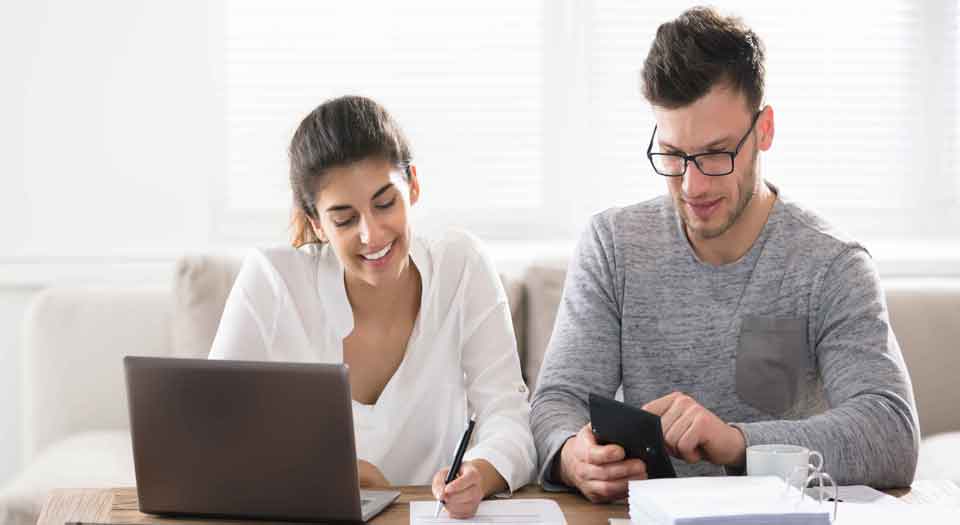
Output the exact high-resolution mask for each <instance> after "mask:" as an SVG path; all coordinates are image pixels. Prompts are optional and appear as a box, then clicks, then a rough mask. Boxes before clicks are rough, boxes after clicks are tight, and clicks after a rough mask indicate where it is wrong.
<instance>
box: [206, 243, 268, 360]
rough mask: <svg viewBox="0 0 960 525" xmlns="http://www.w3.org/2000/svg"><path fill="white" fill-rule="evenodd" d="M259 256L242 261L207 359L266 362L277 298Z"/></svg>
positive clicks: (262, 260) (251, 254) (263, 259)
mask: <svg viewBox="0 0 960 525" xmlns="http://www.w3.org/2000/svg"><path fill="white" fill-rule="evenodd" d="M271 270H272V265H271V264H270V263H269V261H268V260H267V259H266V257H265V256H264V254H263V253H261V252H259V251H252V252H250V254H249V255H247V257H246V258H245V259H244V261H243V266H242V267H241V268H240V273H239V274H238V275H237V280H236V281H235V282H234V284H233V288H232V289H231V290H230V295H229V296H227V302H226V305H225V306H224V309H223V315H222V316H221V317H220V326H219V327H218V328H217V335H216V337H214V339H213V345H212V346H211V348H210V355H209V356H208V358H209V359H237V360H248V361H266V360H268V359H269V355H270V346H271V342H272V339H273V331H274V328H275V325H276V323H275V321H276V316H277V312H278V311H279V304H278V303H279V302H280V297H279V294H278V293H277V287H276V286H275V285H273V283H274V282H275V279H274V276H273V275H272V273H275V272H271Z"/></svg>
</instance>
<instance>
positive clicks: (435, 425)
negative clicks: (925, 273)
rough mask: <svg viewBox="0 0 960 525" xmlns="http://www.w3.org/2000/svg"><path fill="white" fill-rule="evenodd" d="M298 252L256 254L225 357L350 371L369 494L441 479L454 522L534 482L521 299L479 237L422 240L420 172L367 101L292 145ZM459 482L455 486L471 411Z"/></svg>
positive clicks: (231, 308)
mask: <svg viewBox="0 0 960 525" xmlns="http://www.w3.org/2000/svg"><path fill="white" fill-rule="evenodd" d="M290 184H291V187H292V190H293V198H294V224H293V226H294V228H293V229H294V241H293V246H294V248H289V247H286V248H276V249H267V250H255V251H253V252H252V253H251V254H250V255H249V256H248V257H247V259H246V261H245V262H244V265H243V268H242V270H241V271H240V275H239V276H238V277H237V281H236V283H235V284H234V287H233V290H232V291H231V293H230V297H229V299H228V300H227V304H226V307H225V309H224V312H223V317H222V319H221V321H220V327H219V330H218V332H217V336H216V339H215V340H214V343H213V348H212V350H211V352H210V357H211V358H219V359H246V360H279V361H310V362H332V363H340V362H343V363H346V364H347V365H349V376H350V387H351V393H352V397H353V418H354V426H355V429H356V434H357V435H356V443H357V457H358V458H359V459H360V461H359V465H358V470H359V476H360V482H361V486H364V487H380V486H387V485H390V484H396V485H422V484H427V483H431V484H432V486H433V492H434V495H435V496H436V497H437V498H438V499H443V500H444V501H445V507H446V508H447V510H448V511H449V512H450V514H451V516H454V517H470V516H473V514H474V513H475V512H476V509H477V506H478V505H479V503H480V501H481V500H482V499H483V498H484V497H487V496H489V495H491V494H494V493H497V492H502V491H504V490H510V491H513V490H516V489H518V488H520V487H521V486H523V485H525V484H526V483H528V482H530V481H531V480H532V479H533V476H534V472H535V468H536V449H535V448H534V444H533V437H532V435H531V432H530V427H529V421H528V418H529V411H530V408H529V404H528V402H527V389H526V387H525V386H524V383H523V380H522V378H521V376H520V364H519V359H518V357H517V349H516V340H515V339H514V334H513V326H512V324H511V321H510V311H509V308H508V305H507V300H506V295H505V293H504V291H503V287H502V285H501V283H500V280H499V279H498V277H497V274H496V272H495V271H494V268H493V265H492V264H491V263H490V261H489V260H488V259H487V258H486V257H485V256H484V255H483V253H482V252H481V251H480V248H479V246H478V243H477V241H476V240H475V239H474V238H473V237H470V236H469V235H466V234H464V233H457V232H451V233H448V234H447V235H445V236H443V237H442V238H439V239H432V240H430V239H425V238H422V237H418V236H415V235H414V234H413V232H412V229H411V224H410V220H409V215H410V208H411V206H413V205H415V204H416V202H417V201H418V200H419V198H420V184H419V182H418V179H417V170H416V167H415V166H413V164H411V153H410V148H409V147H408V145H407V142H406V139H405V137H404V136H403V133H402V132H401V131H400V128H399V127H398V125H397V124H396V123H395V122H394V121H393V119H392V118H391V117H390V116H389V115H388V114H387V113H386V111H385V110H384V109H383V108H382V107H381V106H379V105H378V104H377V103H376V102H374V101H372V100H369V99H366V98H362V97H342V98H338V99H334V100H330V101H327V102H325V103H323V104H321V105H320V106H319V107H318V108H316V109H315V110H314V111H313V112H312V113H311V114H310V115H308V116H307V117H306V118H305V119H304V120H303V122H302V123H301V124H300V127H299V128H298V129H297V131H296V133H295V134H294V137H293V141H292V143H291V145H290ZM472 413H476V415H477V426H476V429H475V431H474V437H473V440H472V442H471V447H470V449H469V450H468V451H467V453H466V455H465V456H464V462H463V465H462V468H461V470H460V473H459V477H458V478H457V479H456V480H455V481H453V482H451V483H450V484H449V485H447V486H444V484H443V481H444V477H445V476H446V472H447V469H446V468H445V467H446V466H447V465H448V462H449V461H450V460H451V459H452V457H453V455H454V452H455V450H456V446H457V444H458V441H459V439H460V436H461V433H462V431H463V426H464V424H465V423H466V421H467V418H468V417H469V415H470V414H472Z"/></svg>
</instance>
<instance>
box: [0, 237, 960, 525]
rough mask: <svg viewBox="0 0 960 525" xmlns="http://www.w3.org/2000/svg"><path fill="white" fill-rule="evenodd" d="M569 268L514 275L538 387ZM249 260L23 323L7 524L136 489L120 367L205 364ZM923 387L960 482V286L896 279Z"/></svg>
mask: <svg viewBox="0 0 960 525" xmlns="http://www.w3.org/2000/svg"><path fill="white" fill-rule="evenodd" d="M564 266H565V262H564V261H552V262H549V263H533V264H530V265H528V266H527V267H526V268H524V269H523V270H520V271H519V272H518V273H516V274H514V275H509V276H507V275H505V276H503V277H504V283H505V285H506V288H507V291H508V296H509V298H510V302H511V310H512V313H513V316H514V326H515V328H516V330H517V336H518V341H519V343H520V345H519V347H520V354H521V363H522V365H523V368H524V377H525V378H527V380H528V382H529V383H531V384H530V386H531V388H532V387H533V384H532V383H533V381H534V379H535V378H536V375H537V371H538V370H539V368H540V363H541V360H542V357H543V356H542V354H543V349H544V348H545V346H546V344H547V341H548V339H549V337H550V333H551V330H552V327H553V322H554V316H555V314H556V308H557V304H558V302H559V299H560V293H561V290H562V286H563V278H564V274H565V269H564ZM238 268H239V261H238V260H237V259H234V258H225V257H202V256H191V257H185V258H183V259H181V260H180V261H179V262H178V263H177V264H176V268H175V271H174V277H173V286H172V287H171V288H136V289H113V288H55V289H49V290H46V291H44V292H41V293H40V294H39V295H38V296H37V298H36V300H35V301H34V302H33V304H32V305H31V307H30V309H29V312H28V314H27V316H26V318H25V320H24V325H23V326H24V332H23V336H24V345H23V348H22V363H23V371H22V385H23V399H24V406H23V425H22V427H23V430H24V432H23V436H22V442H23V444H24V450H23V459H24V464H25V465H26V467H25V468H24V470H23V471H22V472H21V473H20V474H19V475H18V476H17V477H16V478H15V479H14V480H13V481H12V482H11V483H9V484H8V485H7V486H6V487H4V488H3V489H0V524H8V525H19V524H28V523H30V524H32V523H35V522H36V519H37V517H38V515H39V511H40V508H41V507H42V505H43V502H44V500H45V498H46V494H47V493H48V492H49V491H50V490H51V489H53V488H57V487H109V486H130V485H133V484H134V475H133V461H132V458H131V450H130V441H129V436H128V431H127V409H126V402H125V389H124V382H123V374H122V364H121V358H122V356H124V355H154V356H178V357H204V356H205V355H206V349H207V348H208V347H209V344H210V342H211V341H212V339H213V335H214V333H215V331H216V326H217V323H218V321H219V316H220V312H221V311H222V309H223V304H224V301H225V300H226V295H227V293H228V291H229V289H230V286H231V284H232V282H233V279H234V277H235V275H236V272H237V270H238ZM884 287H885V289H886V292H887V297H888V303H889V306H890V311H891V319H892V321H893V325H894V329H895V331H896V333H897V336H898V339H899V341H900V343H901V346H902V348H903V352H904V356H905V358H906V361H907V364H908V367H909V369H910V372H911V376H912V378H913V386H914V391H915V393H916V396H917V403H918V406H919V411H920V424H921V430H922V432H923V435H924V436H930V437H928V438H926V439H925V440H924V443H923V446H922V447H921V452H920V466H919V469H918V474H917V476H918V478H920V479H952V480H954V481H956V482H958V483H960V411H958V409H957V407H960V387H958V386H957V378H956V374H957V372H958V371H960V351H958V348H957V345H958V343H957V342H958V341H960V281H897V280H891V281H885V282H884Z"/></svg>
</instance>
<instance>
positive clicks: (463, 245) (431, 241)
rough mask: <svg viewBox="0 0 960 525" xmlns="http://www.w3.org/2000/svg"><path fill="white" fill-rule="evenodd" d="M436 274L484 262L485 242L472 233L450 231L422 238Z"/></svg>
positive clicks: (456, 230) (420, 239) (421, 240)
mask: <svg viewBox="0 0 960 525" xmlns="http://www.w3.org/2000/svg"><path fill="white" fill-rule="evenodd" d="M418 241H419V242H420V243H421V244H422V246H424V247H425V250H426V252H427V254H428V255H429V257H430V260H431V261H432V263H433V264H432V266H433V268H434V270H435V271H436V272H439V273H440V274H446V273H449V272H451V271H453V272H455V273H456V270H458V269H463V268H466V267H470V266H475V265H477V264H482V263H483V262H484V258H485V257H486V256H485V253H486V252H485V248H484V246H483V242H482V241H481V240H480V239H479V238H477V237H476V236H475V235H473V234H472V233H470V232H467V231H464V230H459V229H448V230H445V231H443V232H441V233H439V234H437V235H434V236H431V237H420V238H419V239H418Z"/></svg>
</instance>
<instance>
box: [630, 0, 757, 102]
mask: <svg viewBox="0 0 960 525" xmlns="http://www.w3.org/2000/svg"><path fill="white" fill-rule="evenodd" d="M764 71H765V69H764V49H763V43H762V42H761V41H760V37H758V36H757V35H756V33H754V32H753V31H752V30H751V29H750V28H749V27H747V26H746V25H745V24H744V23H743V21H742V20H740V19H739V18H735V17H729V16H721V15H720V14H719V13H717V12H716V11H715V10H714V9H712V8H709V7H694V8H692V9H689V10H687V11H685V12H684V13H683V14H681V15H680V16H679V17H678V18H677V19H676V20H672V21H670V22H666V23H664V24H662V25H661V26H660V27H659V28H658V29H657V36H656V38H654V40H653V44H652V45H651V46H650V52H649V53H648V54H647V59H646V60H645V61H644V63H643V96H644V97H645V98H646V99H647V101H649V102H650V103H651V104H653V105H654V106H659V107H663V108H667V109H676V108H680V107H684V106H687V105H690V104H692V103H693V102H695V101H696V100H698V99H699V98H700V97H702V96H704V95H706V94H707V92H708V91H710V89H711V88H712V87H713V86H714V85H716V84H718V83H720V82H726V83H728V84H729V85H730V86H731V87H733V88H734V89H737V90H738V91H740V92H742V93H743V94H744V95H745V96H746V98H747V104H749V106H750V109H753V110H756V109H759V108H760V104H761V103H762V102H763V78H764Z"/></svg>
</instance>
